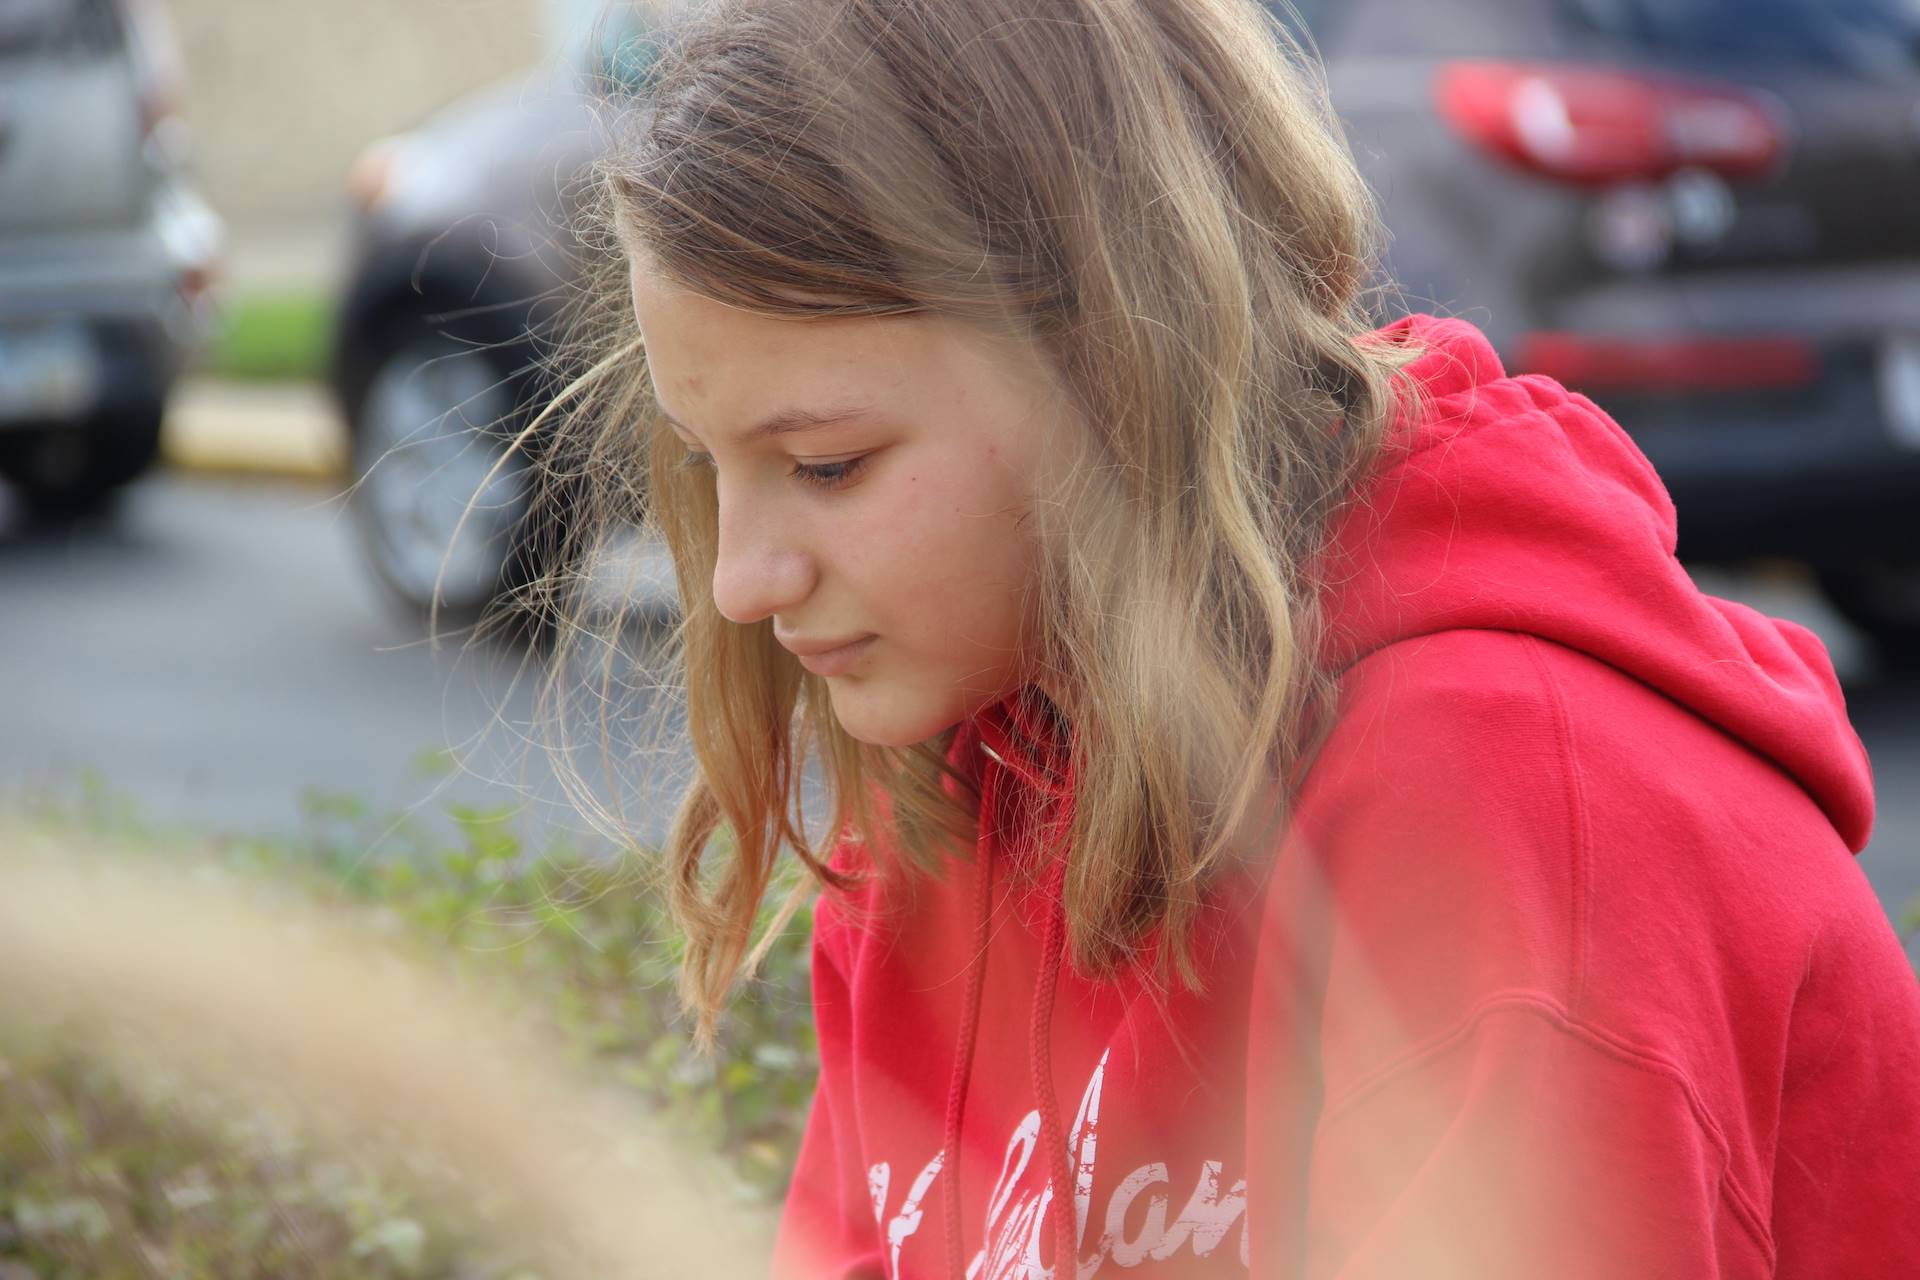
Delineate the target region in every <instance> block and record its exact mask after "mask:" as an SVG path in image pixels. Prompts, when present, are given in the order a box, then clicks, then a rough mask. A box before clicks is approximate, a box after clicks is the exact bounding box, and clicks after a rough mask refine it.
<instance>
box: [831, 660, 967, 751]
mask: <svg viewBox="0 0 1920 1280" xmlns="http://www.w3.org/2000/svg"><path fill="white" fill-rule="evenodd" d="M827 692H828V694H829V695H830V696H831V697H832V699H833V716H834V719H836V720H838V721H839V722H840V727H841V728H842V729H844V730H845V731H846V733H847V735H848V736H849V737H851V738H854V739H856V740H857V741H860V742H864V743H866V744H867V745H868V746H870V747H911V746H916V745H918V744H919V743H922V742H926V741H928V740H930V739H932V738H935V737H938V736H939V735H940V734H941V733H942V732H944V731H946V730H947V729H951V728H952V727H953V726H954V725H956V724H959V723H960V722H961V721H962V720H964V719H966V714H965V711H964V709H958V710H956V707H958V706H959V705H960V704H959V700H958V699H951V698H942V697H928V696H925V695H924V694H922V695H918V696H916V695H915V694H914V693H911V692H907V691H903V690H900V689H897V688H892V689H890V688H887V687H886V686H885V684H884V682H882V681H879V680H875V679H874V678H872V677H866V678H863V679H857V680H855V679H848V678H846V677H839V678H834V679H829V680H828V681H827Z"/></svg>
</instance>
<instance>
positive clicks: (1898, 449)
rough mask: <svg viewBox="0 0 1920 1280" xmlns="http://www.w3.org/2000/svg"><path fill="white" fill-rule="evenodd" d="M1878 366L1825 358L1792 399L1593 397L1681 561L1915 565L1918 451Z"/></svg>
mask: <svg viewBox="0 0 1920 1280" xmlns="http://www.w3.org/2000/svg"><path fill="white" fill-rule="evenodd" d="M1880 358H1881V356H1880V353H1879V352H1878V351H1877V350H1876V349H1875V348H1873V347H1863V346H1858V345H1856V346H1849V347H1843V348H1840V349H1838V350H1832V349H1829V351H1828V352H1827V353H1826V359H1825V363H1824V365H1823V374H1822V376H1821V378H1820V379H1819V381H1818V382H1817V383H1815V384H1814V385H1813V386H1810V387H1807V388H1804V389H1801V390H1797V391H1792V392H1775V393H1768V394H1754V395H1747V396H1735V395H1725V396H1715V397H1690V398H1664V399H1634V398H1628V397H1620V396H1611V397H1610V396H1607V395H1605V394H1603V393H1600V394H1596V395H1595V398H1596V399H1597V400H1599V401H1600V403H1601V405H1602V407H1604V408H1606V409H1607V410H1608V411H1609V412H1611V413H1612V414H1613V416H1614V417H1615V418H1616V419H1617V420H1618V421H1619V423H1620V425H1621V426H1622V427H1624V428H1625V429H1626V431H1627V433H1628V434H1629V435H1630V436H1632V437H1633V439H1634V441H1635V443H1637V444H1638V445H1639V446H1640V448H1641V449H1642V451H1644V452H1645V453H1646V455H1647V457H1648V459H1649V460H1650V461H1651V462H1652V463H1653V465H1654V469H1655V470H1656V471H1658V472H1659V474H1660V478H1661V480H1662V481H1664V482H1665V484H1666V486H1667V491H1668V492H1669V493H1670V494H1671V495H1672V497H1673V500H1674V504H1675V506H1676V507H1677V508H1678V511H1679V523H1680V553H1681V554H1682V555H1683V556H1687V557H1690V558H1694V559H1701V560H1740V559H1747V558H1753V557H1770V556H1782V557H1793V558H1800V559H1807V560H1813V561H1819V562H1829V563H1831V562H1841V563H1844V562H1846V561H1847V560H1849V559H1856V558H1859V557H1861V556H1865V555H1873V556H1882V557H1885V556H1894V557H1900V558H1906V557H1911V556H1914V555H1920V521H1916V520H1914V518H1913V503H1914V495H1916V494H1920V444H1916V442H1915V441H1913V440H1912V439H1911V438H1910V437H1908V436H1907V435H1906V433H1905V432H1904V431H1903V430H1902V429H1901V428H1900V427H1899V426H1898V425H1896V422H1895V420H1894V415H1893V414H1892V413H1891V412H1890V409H1889V406H1888V404H1887V403H1886V394H1885V389H1884V387H1883V384H1882V379H1881V378H1880V376H1879V369H1878V361H1879V359H1880Z"/></svg>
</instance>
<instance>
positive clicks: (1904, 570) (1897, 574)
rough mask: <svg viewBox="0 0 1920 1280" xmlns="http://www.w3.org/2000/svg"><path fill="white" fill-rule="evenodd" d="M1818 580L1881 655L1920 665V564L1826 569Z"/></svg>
mask: <svg viewBox="0 0 1920 1280" xmlns="http://www.w3.org/2000/svg"><path fill="white" fill-rule="evenodd" d="M1819 577H1820V589H1821V590H1822V591H1823V592H1824V593H1825V594H1826V597H1827V600H1828V601H1829V602H1830V603H1831V604H1832V605H1833V607H1834V608H1835V609H1836V610H1838V611H1839V613H1840V615H1841V616H1842V617H1844V618H1845V619H1846V620H1847V621H1848V622H1851V623H1852V624H1853V625H1854V626H1856V627H1859V628H1860V629H1861V630H1862V631H1864V632H1866V633H1867V634H1868V635H1869V636H1870V637H1871V638H1872V639H1873V641H1874V644H1875V645H1876V647H1877V648H1878V649H1879V650H1880V653H1881V656H1882V657H1884V658H1886V659H1888V660H1889V661H1892V662H1895V663H1897V664H1899V665H1901V666H1915V665H1920V563H1913V564H1900V563H1882V564H1870V565H1865V566H1849V567H1848V568H1845V569H1836V568H1825V569H1822V570H1821V571H1820V575H1819Z"/></svg>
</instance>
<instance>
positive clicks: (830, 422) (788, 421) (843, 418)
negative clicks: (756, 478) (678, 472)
mask: <svg viewBox="0 0 1920 1280" xmlns="http://www.w3.org/2000/svg"><path fill="white" fill-rule="evenodd" d="M873 412H874V411H873V409H872V408H870V407H868V406H866V405H848V406H844V407H841V408H836V409H800V408H792V409H782V410H780V411H779V412H778V413H775V414H772V415H770V416H768V417H767V418H765V419H764V420H762V421H761V422H760V423H759V424H758V425H756V426H755V427H753V428H752V429H751V430H750V431H748V432H747V433H746V434H745V436H744V437H743V439H745V440H749V441H752V440H765V439H769V438H771V437H773V436H785V435H792V434H794V433H795V432H800V431H812V430H814V429H816V428H818V427H831V426H835V425H837V424H839V423H842V422H852V421H854V420H856V419H859V418H865V417H870V416H872V414H873ZM660 415H661V416H662V417H663V418H665V419H666V420H667V422H668V424H669V425H671V426H673V427H674V428H675V429H676V430H679V431H682V432H685V433H686V434H687V435H690V436H691V435H694V434H695V433H694V432H693V431H692V430H691V429H690V428H688V427H687V425H686V424H685V423H683V422H681V421H680V419H678V418H676V417H674V416H673V415H672V414H670V413H668V412H667V411H666V410H664V409H662V410H661V411H660Z"/></svg>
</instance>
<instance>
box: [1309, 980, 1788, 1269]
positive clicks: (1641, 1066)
mask: <svg viewBox="0 0 1920 1280" xmlns="http://www.w3.org/2000/svg"><path fill="white" fill-rule="evenodd" d="M1499 1014H1520V1015H1529V1016H1532V1017H1534V1018H1537V1019H1538V1020H1539V1021H1541V1022H1543V1023H1545V1024H1546V1025H1547V1026H1549V1027H1552V1028H1553V1029H1554V1030H1556V1031H1558V1032H1560V1033H1561V1034H1562V1035H1564V1036H1565V1037H1566V1038H1567V1039H1569V1040H1572V1041H1574V1042H1576V1043H1579V1044H1583V1045H1585V1046H1586V1047H1587V1048H1589V1049H1591V1050H1593V1051H1594V1052H1595V1053H1598V1054H1600V1055H1602V1056H1604V1057H1608V1058H1611V1059H1613V1060H1614V1061H1616V1062H1619V1063H1621V1064H1622V1065H1624V1066H1627V1067H1630V1068H1633V1069H1634V1070H1636V1071H1640V1072H1642V1073H1645V1074H1647V1075H1651V1076H1657V1077H1660V1078H1662V1079H1665V1080H1666V1081H1668V1082H1669V1083H1670V1084H1672V1085H1673V1086H1674V1087H1675V1088H1676V1089H1678V1090H1679V1091H1680V1095H1681V1097H1682V1099H1683V1100H1684V1102H1685V1104H1686V1107H1687V1113H1688V1115H1689V1117H1690V1118H1691V1119H1692V1121H1693V1123H1694V1126H1695V1128H1697V1129H1698V1130H1699V1131H1700V1134H1701V1136H1702V1137H1704V1138H1705V1139H1706V1141H1707V1143H1708V1144H1709V1145H1710V1146H1711V1147H1712V1149H1713V1153H1714V1156H1715V1158H1716V1159H1717V1161H1718V1168H1717V1170H1716V1175H1715V1179H1714V1181H1715V1186H1716V1190H1717V1191H1718V1193H1719V1195H1720V1197H1721V1198H1722V1199H1723V1200H1725V1201H1726V1202H1727V1204H1728V1206H1729V1208H1730V1209H1731V1211H1732V1214H1733V1217H1734V1219H1735V1220H1736V1221H1738V1222H1739V1224H1740V1226H1741V1229H1742V1230H1743V1231H1744V1232H1745V1233H1746V1235H1747V1236H1748V1238H1749V1239H1751V1240H1752V1241H1753V1243H1754V1244H1755V1245H1756V1246H1757V1247H1758V1248H1759V1249H1760V1251H1761V1253H1762V1254H1763V1256H1765V1258H1766V1259H1767V1263H1768V1266H1769V1268H1771V1267H1772V1265H1773V1264H1774V1262H1775V1259H1776V1248H1775V1245H1774V1241H1773V1233H1772V1231H1771V1230H1770V1229H1769V1227H1768V1225H1767V1222H1766V1219H1765V1217H1764V1215H1763V1214H1761V1212H1760V1210H1759V1208H1758V1206H1757V1205H1756V1204H1755V1202H1754V1200H1753V1199H1752V1197H1750V1196H1749V1195H1748V1194H1747V1193H1746V1191H1745V1190H1744V1189H1743V1188H1742V1187H1741V1186H1740V1185H1739V1184H1738V1183H1737V1182H1736V1181H1735V1179H1734V1176H1733V1148H1732V1144H1731V1143H1730V1142H1729V1141H1728V1140H1727V1136H1726V1132H1725V1131H1724V1130H1723V1129H1722V1128H1721V1127H1720V1125H1719V1123H1718V1122H1717V1121H1716V1120H1715V1119H1714V1117H1713V1114H1712V1112H1711V1111H1709V1110H1708V1108H1707V1105H1706V1101H1705V1099H1704V1098H1702V1097H1701V1095H1700V1090H1699V1088H1698V1086H1696V1085H1695V1083H1694V1081H1693V1078H1692V1077H1691V1076H1690V1075H1688V1074H1687V1072H1686V1070H1685V1069H1684V1068H1682V1067H1681V1066H1680V1065H1679V1064H1678V1063H1676V1062H1674V1061H1673V1060H1672V1059H1671V1058H1669V1057H1667V1056H1666V1055H1665V1054H1662V1053H1659V1052H1657V1051H1655V1050H1653V1049H1651V1048H1648V1047H1646V1046H1644V1045H1640V1044H1636V1043H1634V1042H1632V1041H1629V1040H1627V1039H1626V1038H1625V1037H1622V1036H1619V1035H1616V1034H1614V1033H1612V1032H1609V1031H1607V1030H1605V1029H1604V1028H1602V1027H1600V1026H1598V1025H1596V1024H1594V1023H1591V1022H1588V1021H1586V1020H1585V1019H1582V1018H1578V1017H1576V1016H1574V1014H1572V1013H1571V1012H1570V1011H1569V1010H1568V1009H1567V1008H1566V1006H1565V1005H1563V1004H1561V1003H1560V1001H1559V1000H1557V999H1555V998H1554V997H1553V995H1552V994H1550V993H1548V992H1543V991H1538V990H1534V989H1531V988H1522V989H1508V990H1504V991H1493V992H1489V993H1488V994H1487V995H1486V996H1484V997H1482V998H1481V1000H1480V1001H1479V1003H1477V1004H1476V1005H1475V1006H1474V1007H1473V1008H1471V1009H1469V1010H1468V1011H1467V1012H1466V1014H1465V1015H1463V1016H1462V1017H1461V1018H1460V1020H1459V1021H1457V1022H1456V1023H1454V1024H1453V1025H1452V1026H1451V1027H1449V1028H1448V1029H1447V1030H1445V1031H1442V1032H1440V1033H1438V1034H1437V1035H1433V1036H1430V1037H1428V1038H1427V1039H1426V1040H1425V1041H1423V1042H1421V1043H1420V1044H1417V1045H1413V1046H1411V1047H1409V1048H1408V1049H1407V1050H1406V1051H1404V1052H1403V1053H1401V1054H1400V1055H1399V1056H1398V1057H1396V1058H1394V1059H1393V1060H1392V1061H1390V1062H1388V1063H1386V1064H1384V1065H1383V1066H1381V1067H1379V1068H1377V1069H1375V1070H1374V1071H1371V1072H1368V1073H1366V1074H1365V1075H1364V1076H1362V1077H1361V1078H1360V1079H1359V1080H1356V1081H1354V1082H1353V1083H1352V1084H1351V1085H1350V1086H1348V1087H1347V1088H1346V1089H1344V1090H1342V1091H1340V1092H1339V1093H1337V1094H1335V1095H1333V1096H1332V1097H1330V1098H1329V1099H1328V1101H1327V1104H1326V1109H1325V1111H1324V1112H1323V1113H1322V1115H1321V1119H1320V1126H1321V1128H1323V1129H1324V1128H1325V1127H1327V1126H1328V1125H1331V1124H1334V1123H1336V1122H1337V1121H1339V1120H1340V1119H1342V1118H1344V1117H1345V1116H1346V1115H1348V1114H1350V1113H1352V1112H1355V1111H1358V1110H1359V1109H1360V1106H1361V1104H1363V1103H1365V1102H1366V1101H1367V1100H1368V1099H1369V1098H1371V1097H1373V1096H1375V1095H1377V1094H1379V1093H1381V1092H1383V1091H1385V1090H1386V1089H1387V1088H1388V1087H1390V1086H1391V1085H1393V1084H1395V1083H1396V1082H1398V1081H1399V1080H1401V1079H1403V1078H1405V1077H1407V1076H1410V1075H1412V1074H1413V1073H1414V1071H1415V1070H1417V1069H1418V1068H1419V1067H1420V1066H1422V1065H1424V1064H1426V1063H1428V1062H1431V1061H1433V1060H1434V1059H1436V1058H1439V1057H1442V1056H1444V1055H1446V1054H1447V1053H1449V1052H1451V1051H1453V1050H1455V1049H1459V1048H1461V1047H1463V1046H1466V1045H1469V1044H1471V1043H1472V1042H1473V1039H1474V1037H1475V1035H1476V1034H1477V1033H1478V1032H1479V1031H1480V1029H1481V1027H1482V1026H1483V1025H1484V1024H1485V1023H1486V1022H1488V1021H1489V1020H1490V1019H1492V1018H1493V1017H1494V1016H1496V1015H1499Z"/></svg>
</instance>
